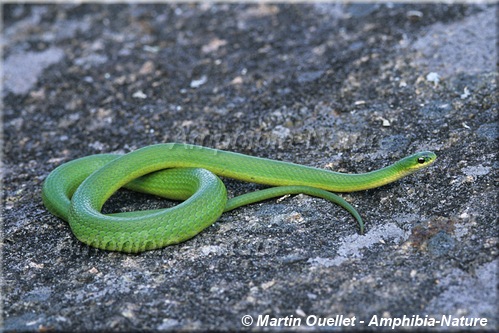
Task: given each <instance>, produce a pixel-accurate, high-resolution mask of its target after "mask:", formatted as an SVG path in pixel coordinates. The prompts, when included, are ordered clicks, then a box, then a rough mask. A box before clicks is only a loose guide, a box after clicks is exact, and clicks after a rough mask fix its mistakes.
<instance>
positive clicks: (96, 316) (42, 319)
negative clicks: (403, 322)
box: [2, 3, 498, 331]
mask: <svg viewBox="0 0 499 333" xmlns="http://www.w3.org/2000/svg"><path fill="white" fill-rule="evenodd" d="M2 10H3V21H4V29H3V36H2V43H3V47H4V49H3V75H4V79H3V90H2V99H3V137H4V142H3V151H4V153H3V157H2V161H3V242H2V249H3V268H2V269H3V272H2V298H3V325H4V329H5V331H102V330H105V331H133V330H149V331H169V330H184V331H191V330H203V331H204V330H225V331H234V330H244V329H253V330H263V329H264V328H263V327H259V326H257V319H258V316H265V315H269V318H286V317H288V318H291V316H293V318H301V319H302V320H303V321H302V324H301V326H299V327H295V328H294V329H296V330H315V329H317V330H318V329H321V328H324V327H319V326H318V325H315V326H313V327H308V326H307V325H306V324H305V320H306V318H313V317H309V316H317V317H321V318H335V316H336V315H343V316H345V317H353V316H355V317H356V318H357V320H363V321H364V322H365V323H364V324H360V323H359V322H357V325H356V326H355V327H353V329H365V328H367V327H368V323H369V322H370V321H371V320H372V319H373V318H378V319H379V318H403V316H404V315H405V316H407V317H412V316H416V315H417V316H420V317H422V318H425V316H426V315H427V316H428V317H426V318H437V319H440V318H441V317H442V316H443V315H446V316H453V318H460V317H461V316H465V317H469V318H473V317H480V318H486V319H487V321H488V322H487V326H485V327H480V329H490V330H492V329H497V328H498V318H497V317H498V316H497V313H498V312H497V303H498V301H497V263H498V251H497V250H498V233H497V205H496V204H497V179H498V172H497V170H498V162H497V140H498V126H497V105H498V104H497V99H496V97H497V95H496V93H497V86H496V80H497V67H496V65H497V53H496V48H495V43H496V42H497V33H496V31H497V30H496V27H497V18H496V14H497V8H496V5H490V4H489V5H487V4H482V5H472V4H468V5H464V4H453V5H449V4H417V5H398V4H389V5H383V4H367V5H359V4H350V5H345V4H328V3H320V4H310V5H304V4H282V5H273V4H261V5H256V4H255V5H253V4H172V5H159V4H156V5H134V4H116V5H102V4H83V5H78V4H64V5H42V4H40V5H18V4H11V5H3V7H2ZM160 142H188V143H194V144H201V145H205V146H210V147H215V148H221V149H226V150H231V151H237V152H241V153H246V154H250V155H255V156H261V157H269V158H273V159H279V160H286V161H292V162H296V163H301V164H305V165H311V166H316V167H321V168H331V169H333V170H337V171H343V172H364V171H369V170H374V169H377V168H380V167H383V166H386V165H388V164H390V163H392V162H393V161H395V160H397V159H399V158H401V157H403V156H405V155H408V154H411V153H414V152H416V151H419V150H433V151H435V152H436V153H437V154H438V156H439V157H438V160H437V162H436V163H435V164H434V165H433V166H431V167H430V168H428V169H426V170H424V171H422V172H419V173H417V174H414V175H412V176H410V177H407V178H405V179H403V180H401V181H399V182H396V183H394V184H390V185H388V186H385V187H382V188H378V189H374V190H370V191H363V192H358V193H351V194H345V195H343V197H344V198H346V199H347V200H348V201H349V202H351V203H352V204H353V205H354V206H356V207H357V208H358V209H359V211H360V213H361V214H362V216H363V217H364V219H365V221H366V223H367V229H366V233H365V234H364V235H359V233H358V228H357V225H356V223H355V221H354V220H353V218H352V217H351V216H349V215H348V213H346V212H345V211H343V210H342V209H341V208H339V207H336V206H334V205H332V204H330V203H328V202H325V201H323V200H319V199H315V198H310V197H307V196H303V195H298V196H292V197H289V198H286V199H284V200H280V201H277V200H270V201H267V202H264V203H261V204H256V205H252V206H249V207H244V208H241V209H238V210H236V211H234V212H230V213H228V214H224V215H223V216H222V217H221V218H220V219H219V221H218V222H216V223H215V224H214V225H213V226H212V227H210V228H208V229H207V230H205V231H204V232H203V233H201V234H199V235H198V236H196V237H195V238H193V239H192V240H189V241H187V242H185V243H183V244H179V245H176V246H171V247H167V248H165V249H162V250H157V251H150V252H146V253H143V254H140V255H127V254H121V253H112V252H105V251H100V250H96V249H92V248H88V247H86V246H85V245H84V244H82V243H80V242H78V241H77V240H76V239H75V237H74V236H73V235H72V233H71V231H70V229H69V227H68V225H67V224H66V223H65V222H64V221H62V220H60V219H58V218H56V217H54V216H52V215H51V214H50V213H48V212H47V211H46V209H45V208H44V206H43V204H42V202H41V198H40V190H41V185H42V183H43V180H44V178H45V177H46V176H47V174H48V173H49V172H50V171H51V170H53V169H54V168H55V167H56V166H58V165H60V164H61V163H63V162H66V161H69V160H72V159H75V158H78V157H83V156H87V155H91V154H97V153H104V152H106V153H107V152H119V153H125V152H129V151H132V150H135V149H137V148H140V147H143V146H146V145H149V144H154V143H160ZM226 184H227V187H228V189H229V191H230V193H231V194H232V195H234V194H238V193H244V192H247V191H252V190H255V189H257V188H260V186H257V185H253V184H243V183H239V182H236V181H230V180H226ZM164 206H165V203H164V202H163V200H160V199H156V198H152V197H148V196H141V195H136V194H132V193H129V192H121V193H119V194H117V195H116V196H114V197H113V198H112V199H111V202H109V203H107V204H106V208H107V209H109V210H112V209H113V208H114V209H125V210H131V209H143V208H154V207H164ZM245 315H250V316H252V318H253V319H254V323H253V324H252V325H250V326H249V328H246V327H245V326H243V322H242V321H243V316H245ZM244 320H248V317H245V319H244ZM284 324H285V323H284V322H282V323H281V326H280V327H279V328H277V327H274V328H272V327H267V328H265V329H269V330H274V329H275V330H279V329H289V328H290V327H284V326H283V325H284ZM326 328H327V327H326ZM371 328H372V326H371ZM445 328H446V329H449V330H456V329H458V328H459V327H445ZM412 329H416V327H412Z"/></svg>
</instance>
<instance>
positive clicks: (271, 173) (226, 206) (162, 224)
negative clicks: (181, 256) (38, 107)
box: [42, 143, 436, 253]
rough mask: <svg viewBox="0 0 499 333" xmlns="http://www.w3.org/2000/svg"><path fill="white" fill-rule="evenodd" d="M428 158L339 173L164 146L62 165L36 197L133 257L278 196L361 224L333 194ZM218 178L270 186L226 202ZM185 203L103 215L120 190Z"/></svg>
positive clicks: (381, 180) (87, 235)
mask: <svg viewBox="0 0 499 333" xmlns="http://www.w3.org/2000/svg"><path fill="white" fill-rule="evenodd" d="M435 159H436V155H435V154H434V153H433V152H420V153H416V154H414V155H411V156H408V157H405V158H403V159H401V160H399V161H397V162H395V163H394V164H392V165H390V166H387V167H385V168H382V169H379V170H375V171H371V172H367V173H361V174H345V173H339V172H333V171H328V170H323V169H317V168H313V167H308V166H303V165H298V164H294V163H288V162H282V161H276V160H270V159H265V158H259V157H253V156H248V155H243V154H239V153H233V152H228V151H222V150H218V149H212V148H206V147H201V146H195V145H188V144H179V143H166V144H157V145H152V146H147V147H144V148H141V149H138V150H136V151H133V152H131V153H128V154H124V155H116V154H100V155H92V156H87V157H83V158H80V159H77V160H74V161H70V162H67V163H65V164H62V165H61V166H59V167H57V168H56V169H54V170H53V171H52V172H51V173H50V174H49V175H48V177H47V178H46V180H45V182H44V184H43V189H42V198H43V202H44V204H45V206H46V207H47V209H48V210H49V211H50V212H51V213H52V214H54V215H56V216H58V217H60V218H62V219H64V220H66V221H68V223H69V225H70V227H71V229H72V231H73V233H74V234H75V236H76V237H77V238H78V239H79V240H80V241H82V242H84V243H86V244H88V245H90V246H94V247H97V248H101V249H105V250H111V251H122V252H130V253H137V252H142V251H145V250H151V249H157V248H162V247H165V246H167V245H171V244H176V243H180V242H183V241H185V240H187V239H190V238H192V237H193V236H195V235H196V234H198V233H199V232H201V231H202V230H203V229H205V228H207V227H208V226H210V225H212V224H213V223H214V222H215V221H216V220H217V219H218V218H219V217H220V215H221V214H222V213H223V212H224V211H229V210H232V209H234V208H237V207H240V206H243V205H247V204H250V203H254V202H257V201H261V200H265V199H268V198H271V197H276V196H282V195H284V194H296V193H305V194H308V195H312V196H317V197H321V198H324V199H327V200H329V201H332V202H334V203H336V204H339V205H340V206H342V207H343V208H345V209H346V210H348V211H349V212H350V213H351V214H352V215H353V216H354V217H355V218H356V220H357V221H358V223H359V225H360V228H361V232H363V228H364V225H363V222H362V219H361V217H360V215H359V214H358V213H357V211H356V210H355V208H353V207H352V206H351V205H350V204H349V203H347V202H346V201H345V200H343V199H342V198H341V197H339V196H338V195H336V194H334V193H331V192H329V191H334V192H353V191H361V190H366V189H371V188H375V187H379V186H382V185H385V184H388V183H390V182H393V181H395V180H397V179H400V178H402V177H404V176H406V175H408V174H411V173H413V172H415V171H416V170H419V169H421V168H423V167H426V166H428V165H430V164H431V163H433V162H434V161H435ZM217 175H218V176H222V177H229V178H234V179H238V180H242V181H247V182H253V183H260V184H266V185H271V186H275V187H271V188H267V189H263V190H260V191H256V192H251V193H248V194H244V195H241V196H238V197H235V198H231V199H227V193H226V190H225V186H224V184H223V182H222V181H221V180H220V178H219V177H217ZM121 187H127V188H129V189H132V190H135V191H139V192H144V193H150V194H154V195H158V196H162V197H165V198H169V199H174V200H183V202H182V203H180V204H178V205H177V206H175V207H172V208H168V209H159V210H146V211H137V212H126V213H116V214H107V215H105V214H102V213H101V209H102V206H103V205H104V203H105V202H106V200H107V199H108V198H109V197H110V196H111V195H112V194H113V193H114V192H116V191H117V190H118V189H119V188H121Z"/></svg>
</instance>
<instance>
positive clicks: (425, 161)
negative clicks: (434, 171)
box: [398, 151, 437, 173]
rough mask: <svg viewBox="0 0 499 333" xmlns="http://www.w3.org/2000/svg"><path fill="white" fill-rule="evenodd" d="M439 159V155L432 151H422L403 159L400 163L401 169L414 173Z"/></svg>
mask: <svg viewBox="0 0 499 333" xmlns="http://www.w3.org/2000/svg"><path fill="white" fill-rule="evenodd" d="M436 159H437V155H436V154H435V153H434V152H431V151H422V152H419V153H416V154H413V155H410V156H407V157H405V158H403V159H401V160H400V161H399V162H398V164H399V167H400V168H401V170H406V171H407V172H408V173H413V172H415V171H417V170H419V169H422V168H426V167H427V166H429V165H430V164H432V163H433V162H435V160H436Z"/></svg>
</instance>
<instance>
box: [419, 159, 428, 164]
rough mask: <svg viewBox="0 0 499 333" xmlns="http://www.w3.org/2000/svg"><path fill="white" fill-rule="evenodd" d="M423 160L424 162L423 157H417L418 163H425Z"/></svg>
mask: <svg viewBox="0 0 499 333" xmlns="http://www.w3.org/2000/svg"><path fill="white" fill-rule="evenodd" d="M425 162H426V159H425V158H424V157H419V158H418V163H419V164H423V163H425Z"/></svg>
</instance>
